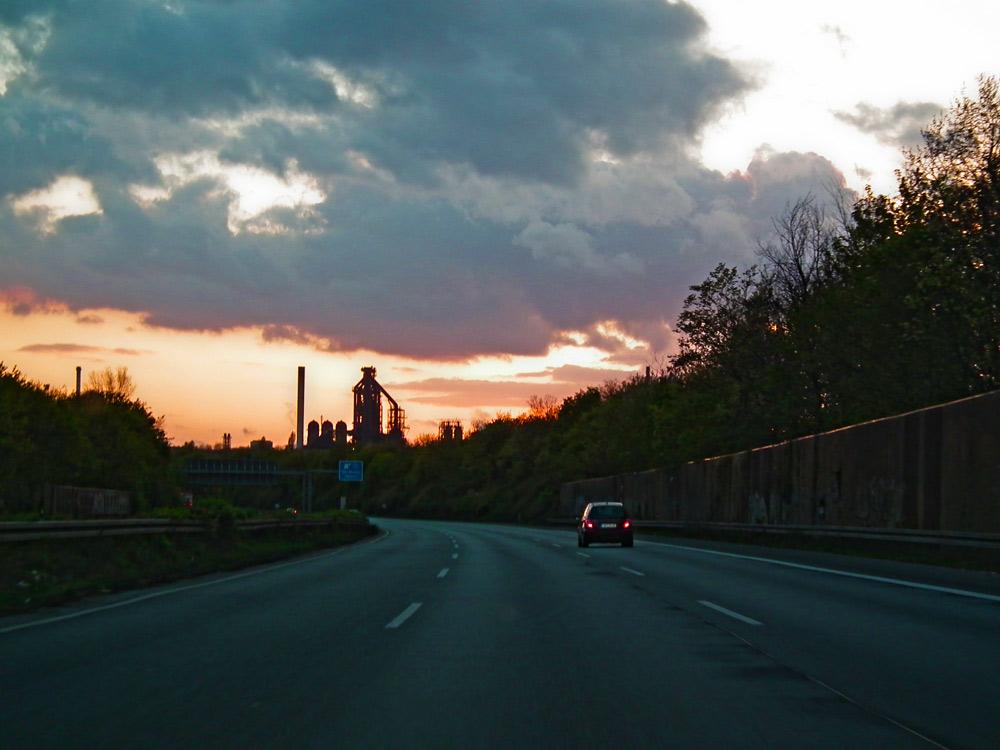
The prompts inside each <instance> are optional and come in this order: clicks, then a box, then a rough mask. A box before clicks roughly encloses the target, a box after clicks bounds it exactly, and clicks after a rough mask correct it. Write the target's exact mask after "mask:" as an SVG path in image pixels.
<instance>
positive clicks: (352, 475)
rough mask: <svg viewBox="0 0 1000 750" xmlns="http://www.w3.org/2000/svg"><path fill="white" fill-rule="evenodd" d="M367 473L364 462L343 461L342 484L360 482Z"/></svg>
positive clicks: (341, 465)
mask: <svg viewBox="0 0 1000 750" xmlns="http://www.w3.org/2000/svg"><path fill="white" fill-rule="evenodd" d="M364 473H365V462H364V461H341V462H340V481H341V482H360V481H361V480H362V478H363V477H364Z"/></svg>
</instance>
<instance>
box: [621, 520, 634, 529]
mask: <svg viewBox="0 0 1000 750" xmlns="http://www.w3.org/2000/svg"><path fill="white" fill-rule="evenodd" d="M631 525H632V522H631V521H630V520H628V519H627V518H626V519H625V523H623V524H622V528H623V529H627V528H628V527H629V526H631Z"/></svg>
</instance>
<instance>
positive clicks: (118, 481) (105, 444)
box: [0, 362, 178, 514]
mask: <svg viewBox="0 0 1000 750" xmlns="http://www.w3.org/2000/svg"><path fill="white" fill-rule="evenodd" d="M134 393H135V385H134V383H133V382H132V379H131V377H130V376H129V374H128V370H127V369H126V368H118V369H117V370H113V369H111V368H108V369H107V370H104V371H100V372H94V373H91V374H90V376H89V378H88V385H87V389H86V390H84V391H83V392H82V393H80V394H79V395H77V394H75V393H74V394H69V393H67V392H65V391H62V390H57V389H52V388H49V387H48V386H45V385H41V384H39V383H35V382H33V381H30V380H28V379H27V378H26V377H24V375H22V374H21V372H20V371H18V369H17V368H16V367H15V368H10V367H8V366H7V365H5V364H4V363H2V362H0V512H3V513H6V514H10V513H25V512H34V511H37V510H38V509H39V508H40V507H41V505H42V493H43V489H44V487H45V485H69V486H76V487H96V488H102V489H114V490H124V491H127V492H129V493H130V497H131V504H132V510H133V512H141V511H143V510H147V509H149V508H151V507H155V506H162V505H168V504H170V503H173V502H175V500H176V497H177V492H178V482H177V478H176V474H175V473H174V472H173V471H172V470H171V464H170V445H169V443H168V441H167V437H166V435H165V434H164V431H163V427H162V424H161V421H160V420H158V419H157V418H155V417H154V416H153V415H152V414H151V413H150V411H149V409H148V408H147V407H146V405H145V404H143V403H142V402H140V401H138V400H136V399H135V398H134Z"/></svg>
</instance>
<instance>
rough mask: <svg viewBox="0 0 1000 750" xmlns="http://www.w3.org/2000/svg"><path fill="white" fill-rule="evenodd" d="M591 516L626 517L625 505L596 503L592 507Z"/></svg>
mask: <svg viewBox="0 0 1000 750" xmlns="http://www.w3.org/2000/svg"><path fill="white" fill-rule="evenodd" d="M590 517H591V518H624V517H625V507H624V506H623V505H595V506H594V507H593V508H591V509H590Z"/></svg>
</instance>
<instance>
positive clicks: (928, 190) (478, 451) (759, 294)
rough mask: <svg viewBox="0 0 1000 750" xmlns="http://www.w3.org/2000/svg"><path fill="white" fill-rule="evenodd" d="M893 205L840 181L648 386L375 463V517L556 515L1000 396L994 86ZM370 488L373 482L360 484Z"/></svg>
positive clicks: (928, 151)
mask: <svg viewBox="0 0 1000 750" xmlns="http://www.w3.org/2000/svg"><path fill="white" fill-rule="evenodd" d="M903 156H904V159H903V166H902V168H901V169H900V170H899V171H898V172H897V178H898V188H899V192H898V195H896V196H894V197H888V196H884V195H876V194H874V193H873V192H872V191H871V189H870V188H869V189H868V190H867V191H866V192H865V194H864V195H862V196H860V198H856V199H854V200H853V202H851V201H848V200H845V193H844V191H842V190H841V189H839V188H838V187H837V186H831V187H830V188H829V189H828V190H827V193H828V194H827V195H825V196H817V195H807V196H804V197H802V198H800V199H799V200H797V201H795V202H794V203H792V204H790V205H789V206H788V207H787V208H786V210H785V212H784V213H783V214H782V215H781V216H780V217H777V218H776V219H775V221H774V230H775V231H774V234H773V237H772V239H771V240H770V241H769V242H767V243H764V244H762V245H761V246H760V247H759V252H758V258H757V262H756V263H755V264H753V265H751V266H749V267H748V268H737V267H733V266H728V265H726V264H720V265H718V266H717V267H716V268H714V269H713V270H712V271H711V273H710V274H709V275H708V277H707V278H706V279H705V280H704V281H703V282H701V283H700V284H697V285H695V286H693V287H691V294H690V295H689V296H688V297H687V299H686V300H685V302H684V306H683V310H682V312H681V314H680V316H679V318H678V321H677V325H676V331H677V333H678V335H679V351H678V353H677V354H676V355H674V356H673V357H671V358H670V360H669V361H668V363H667V364H666V365H665V366H662V367H657V368H655V371H654V372H651V373H650V375H649V376H642V375H636V376H634V377H632V378H631V379H629V380H627V381H625V382H618V383H614V382H609V383H605V384H604V385H602V386H600V387H591V388H587V389H584V390H582V391H580V392H578V393H576V394H575V395H573V396H571V397H569V398H567V399H565V400H564V401H563V402H562V403H561V404H557V403H552V402H551V400H548V401H547V400H546V399H535V400H534V403H532V404H530V407H531V408H530V409H529V411H528V412H527V413H526V414H525V415H523V416H519V417H511V416H510V415H499V416H497V418H496V419H494V420H493V421H491V422H489V423H487V424H481V425H477V428H476V429H475V430H474V432H472V434H471V435H469V436H468V437H467V439H465V440H463V441H461V442H447V441H433V440H426V441H424V443H423V444H422V445H419V446H416V447H414V448H411V449H409V450H403V451H384V450H383V451H381V452H378V453H376V454H375V455H373V456H372V457H371V462H370V467H369V469H368V471H367V474H366V487H365V491H364V499H365V501H366V502H367V503H368V504H369V505H370V506H371V507H370V508H369V509H370V510H378V509H379V508H380V507H381V506H385V509H386V510H391V511H394V512H399V513H406V514H413V515H423V516H457V517H467V518H507V519H515V518H518V517H521V518H525V517H538V516H544V515H547V514H550V513H552V512H554V509H555V508H556V507H557V505H556V502H557V493H558V488H559V485H560V484H561V483H563V482H566V481H572V480H578V479H585V478H589V477H596V476H605V475H609V474H615V473H622V472H630V471H640V470H645V469H650V468H655V467H661V466H669V465H675V464H679V463H683V462H686V461H691V460H696V459H701V458H707V457H711V456H715V455H721V454H725V453H730V452H734V451H739V450H745V449H749V448H754V447H759V446H763V445H768V444H773V443H776V442H780V441H783V440H788V439H792V438H796V437H801V436H804V435H808V434H813V433H816V432H821V431H826V430H831V429H835V428H838V427H842V426H846V425H849V424H856V423H858V422H863V421H866V420H870V419H876V418H879V417H884V416H889V415H893V414H898V413H901V412H906V411H909V410H912V409H917V408H921V407H925V406H929V405H932V404H936V403H941V402H945V401H949V400H952V399H957V398H961V397H964V396H968V395H973V394H976V393H982V392H986V391H990V390H994V389H996V388H997V387H998V385H1000V246H998V221H997V219H998V211H1000V91H998V80H997V78H994V77H982V78H980V79H979V82H978V95H977V96H976V97H971V98H970V97H967V96H964V97H962V98H961V99H959V100H958V101H957V102H956V103H955V104H954V106H953V107H952V108H951V109H950V110H948V111H947V112H944V113H942V115H941V116H940V117H939V118H937V119H935V120H933V121H932V122H931V123H930V124H929V125H928V127H927V128H926V130H925V131H924V133H923V143H922V145H921V146H920V147H918V148H915V149H911V150H906V151H904V152H903ZM369 477H370V479H368V478H369Z"/></svg>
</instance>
